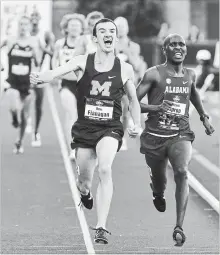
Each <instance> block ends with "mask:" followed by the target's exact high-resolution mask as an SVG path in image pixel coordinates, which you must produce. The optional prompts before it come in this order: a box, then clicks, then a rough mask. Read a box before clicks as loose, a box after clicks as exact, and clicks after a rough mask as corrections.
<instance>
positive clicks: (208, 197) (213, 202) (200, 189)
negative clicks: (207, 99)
mask: <svg viewBox="0 0 220 255" xmlns="http://www.w3.org/2000/svg"><path fill="white" fill-rule="evenodd" d="M207 88H208V86H207V84H205V85H204V86H203V87H202V88H201V90H200V91H199V94H200V96H201V97H202V96H203V95H204V93H205V92H206V90H207ZM194 109H195V108H194V106H193V105H192V104H191V105H190V108H189V116H190V115H192V112H193V111H194ZM193 152H197V151H196V150H195V149H194V148H193ZM193 159H195V160H197V161H198V162H199V163H202V164H203V165H204V166H206V169H208V170H210V171H212V172H215V173H217V176H219V168H218V167H217V166H216V165H214V164H212V163H211V162H210V161H209V160H208V159H207V158H205V157H204V156H202V155H200V154H199V153H198V152H197V155H196V154H195V155H193ZM201 159H202V160H201ZM188 179H189V185H190V186H191V187H192V188H193V189H194V190H195V191H196V192H197V193H198V194H199V195H200V196H201V197H202V198H203V199H204V200H205V201H206V202H207V203H208V204H209V205H210V206H211V207H212V208H213V209H214V210H215V211H216V212H217V213H218V214H219V212H220V210H219V207H220V204H219V200H217V199H216V198H215V197H214V196H213V195H212V194H211V193H210V192H209V191H208V190H207V189H206V188H205V187H204V186H203V185H202V184H201V183H200V182H199V181H198V180H197V179H196V178H195V177H194V176H193V175H192V174H191V173H190V172H188Z"/></svg>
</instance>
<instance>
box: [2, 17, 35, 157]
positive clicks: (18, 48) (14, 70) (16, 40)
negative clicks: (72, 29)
mask: <svg viewBox="0 0 220 255" xmlns="http://www.w3.org/2000/svg"><path fill="white" fill-rule="evenodd" d="M18 22H19V24H18V35H17V36H15V37H12V38H8V39H7V40H5V41H3V43H2V45H1V48H2V47H4V46H7V48H8V65H9V68H8V78H7V80H6V82H7V83H8V84H9V89H8V90H7V91H6V94H7V96H8V97H9V101H10V102H9V103H10V111H11V114H12V125H13V126H14V127H15V128H19V137H18V140H17V141H16V143H15V148H14V153H16V154H18V153H23V151H24V149H23V147H22V142H23V138H24V133H25V128H26V125H27V119H28V116H29V110H30V103H31V93H30V79H29V74H30V72H31V69H32V65H33V62H34V65H36V66H38V64H39V60H37V43H36V41H35V39H34V38H33V37H32V36H31V34H30V33H31V21H30V18H28V17H26V16H22V17H21V18H20V19H19V21H18Z"/></svg>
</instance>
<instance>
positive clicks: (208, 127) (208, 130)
mask: <svg viewBox="0 0 220 255" xmlns="http://www.w3.org/2000/svg"><path fill="white" fill-rule="evenodd" d="M203 125H204V127H205V132H206V134H207V135H211V134H212V133H214V131H215V129H214V128H213V126H212V125H211V123H210V122H209V119H208V118H205V119H204V121H203Z"/></svg>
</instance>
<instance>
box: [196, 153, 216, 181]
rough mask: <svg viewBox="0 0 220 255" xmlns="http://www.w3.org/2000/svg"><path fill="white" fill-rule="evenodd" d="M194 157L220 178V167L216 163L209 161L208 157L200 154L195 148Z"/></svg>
mask: <svg viewBox="0 0 220 255" xmlns="http://www.w3.org/2000/svg"><path fill="white" fill-rule="evenodd" d="M192 151H193V158H194V159H195V160H196V161H198V162H199V163H200V164H201V165H203V166H204V167H205V168H206V169H208V170H209V171H210V172H212V173H213V174H215V175H216V176H217V177H218V178H220V169H219V167H217V166H216V165H215V164H213V163H212V162H211V161H209V160H208V159H207V158H206V157H204V156H203V155H201V154H199V152H198V151H197V150H196V149H194V148H193V150H192Z"/></svg>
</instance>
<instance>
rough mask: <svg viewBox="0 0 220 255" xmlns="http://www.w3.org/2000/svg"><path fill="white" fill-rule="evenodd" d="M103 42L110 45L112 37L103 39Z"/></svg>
mask: <svg viewBox="0 0 220 255" xmlns="http://www.w3.org/2000/svg"><path fill="white" fill-rule="evenodd" d="M104 43H105V45H106V46H111V45H112V39H104Z"/></svg>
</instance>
